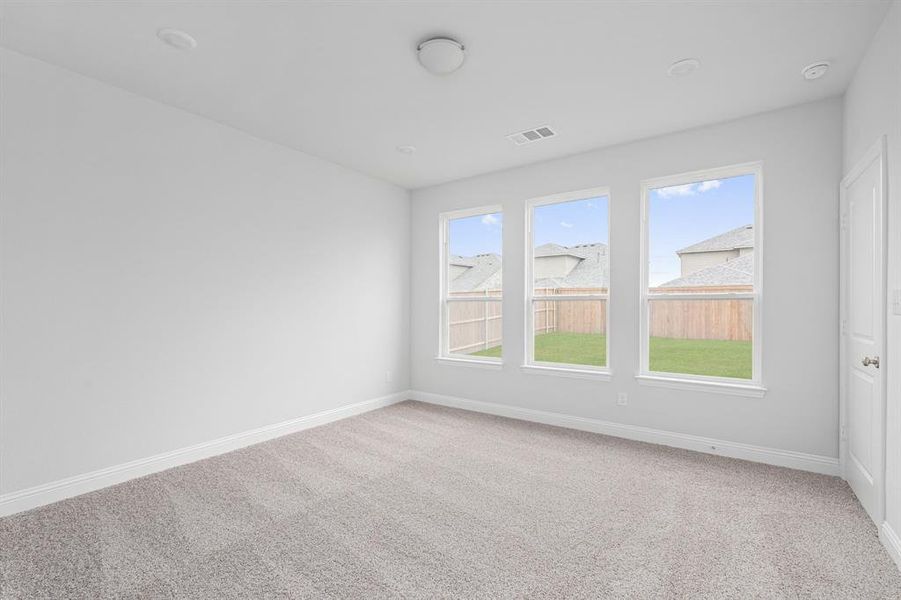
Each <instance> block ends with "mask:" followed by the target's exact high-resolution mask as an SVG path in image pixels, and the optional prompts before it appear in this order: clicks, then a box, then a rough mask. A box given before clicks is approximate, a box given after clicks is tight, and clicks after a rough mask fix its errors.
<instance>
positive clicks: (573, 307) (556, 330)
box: [525, 189, 610, 373]
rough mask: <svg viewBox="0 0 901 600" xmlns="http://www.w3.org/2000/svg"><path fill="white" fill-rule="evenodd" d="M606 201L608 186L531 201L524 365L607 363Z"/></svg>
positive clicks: (603, 366)
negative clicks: (606, 187)
mask: <svg viewBox="0 0 901 600" xmlns="http://www.w3.org/2000/svg"><path fill="white" fill-rule="evenodd" d="M608 205H609V194H608V192H607V190H606V189H592V190H583V191H580V192H573V193H568V194H560V195H556V196H550V197H547V198H540V199H538V200H533V201H532V202H530V203H529V208H528V215H527V236H526V240H527V241H526V243H527V245H528V249H527V275H526V277H527V283H526V290H527V293H526V296H527V298H526V303H527V305H526V315H527V318H526V349H525V356H526V367H527V368H528V367H537V368H541V369H565V370H570V371H582V372H586V371H594V372H599V373H603V372H606V370H607V348H608V344H607V298H608V289H609V282H610V252H609V227H608Z"/></svg>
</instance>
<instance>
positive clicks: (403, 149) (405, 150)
mask: <svg viewBox="0 0 901 600" xmlns="http://www.w3.org/2000/svg"><path fill="white" fill-rule="evenodd" d="M397 151H398V152H400V153H401V154H407V155H410V154H415V153H416V146H398V147H397Z"/></svg>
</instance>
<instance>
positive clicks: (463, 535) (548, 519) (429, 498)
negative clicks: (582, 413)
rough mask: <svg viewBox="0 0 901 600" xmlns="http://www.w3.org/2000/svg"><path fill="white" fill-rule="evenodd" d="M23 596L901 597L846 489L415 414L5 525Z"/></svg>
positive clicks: (325, 431) (205, 465) (618, 444)
mask: <svg viewBox="0 0 901 600" xmlns="http://www.w3.org/2000/svg"><path fill="white" fill-rule="evenodd" d="M0 586H2V588H0V590H2V591H0V597H2V598H4V599H6V598H27V599H36V598H254V599H261V598H367V599H368V598H449V597H454V598H812V599H813V598H816V599H824V598H841V599H850V598H867V599H875V598H901V574H899V572H898V570H897V569H896V568H895V566H894V565H893V564H892V562H891V561H890V559H889V558H888V556H887V555H886V554H885V552H884V550H883V549H882V547H881V546H880V544H879V542H878V540H877V537H876V530H875V527H874V526H873V525H872V523H870V522H869V521H868V520H867V517H866V516H865V515H864V512H863V510H862V509H861V508H860V506H859V505H858V504H857V502H856V501H855V499H854V497H853V495H852V494H851V492H850V490H849V489H848V487H847V485H846V484H845V483H844V482H842V481H840V480H839V479H836V478H832V477H824V476H820V475H812V474H808V473H803V472H799V471H791V470H788V469H780V468H776V467H769V466H764V465H758V464H753V463H746V462H742V461H737V460H730V459H725V458H719V457H713V456H708V455H704V454H696V453H692V452H687V451H682V450H673V449H667V448H663V447H659V446H652V445H647V444H641V443H637V442H629V441H624V440H619V439H616V438H610V437H604V436H600V435H594V434H589V433H581V432H576V431H570V430H566V429H558V428H553V427H546V426H542V425H534V424H529V423H524V422H520V421H513V420H508V419H502V418H496V417H490V416H485V415H479V414H475V413H469V412H464V411H458V410H451V409H444V408H439V407H434V406H429V405H426V404H420V403H415V402H405V403H403V404H399V405H396V406H392V407H390V408H386V409H382V410H379V411H376V412H372V413H368V414H366V415H362V416H359V417H355V418H352V419H348V420H345V421H341V422H338V423H335V424H332V425H327V426H324V427H320V428H317V429H313V430H309V431H305V432H302V433H298V434H295V435H291V436H288V437H284V438H280V439H278V440H274V441H271V442H267V443H264V444H260V445H258V446H254V447H251V448H247V449H245V450H241V451H238V452H234V453H231V454H227V455H224V456H221V457H217V458H213V459H210V460H206V461H202V462H198V463H194V464H191V465H188V466H185V467H180V468H177V469H173V470H170V471H166V472H164V473H159V474H157V475H152V476H149V477H145V478H143V479H139V480H135V481H131V482H129V483H126V484H123V485H120V486H116V487H113V488H108V489H105V490H101V491H99V492H95V493H92V494H88V495H85V496H81V497H78V498H74V499H71V500H67V501H65V502H61V503H59V504H55V505H52V506H48V507H44V508H41V509H37V510H34V511H31V512H28V513H24V514H20V515H16V516H13V517H9V518H6V519H3V520H0Z"/></svg>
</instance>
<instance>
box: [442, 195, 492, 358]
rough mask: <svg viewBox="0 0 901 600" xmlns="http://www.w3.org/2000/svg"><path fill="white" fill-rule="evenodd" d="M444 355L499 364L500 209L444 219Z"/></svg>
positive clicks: (464, 212) (459, 213) (452, 214)
mask: <svg viewBox="0 0 901 600" xmlns="http://www.w3.org/2000/svg"><path fill="white" fill-rule="evenodd" d="M440 221H441V307H440V311H441V319H440V322H441V331H440V334H439V339H440V349H439V356H440V357H444V358H447V359H452V360H453V359H456V360H460V361H466V362H470V363H481V364H486V365H492V364H494V365H500V362H501V344H502V342H503V314H502V308H503V269H502V266H503V263H502V259H501V256H502V253H501V251H502V246H503V213H502V212H501V208H500V207H499V206H490V207H483V208H478V209H471V210H462V211H455V212H450V213H444V214H442V215H441V219H440Z"/></svg>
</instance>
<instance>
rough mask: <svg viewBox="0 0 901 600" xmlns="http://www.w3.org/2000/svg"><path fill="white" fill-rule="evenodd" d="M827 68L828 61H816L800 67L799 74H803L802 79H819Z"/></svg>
mask: <svg viewBox="0 0 901 600" xmlns="http://www.w3.org/2000/svg"><path fill="white" fill-rule="evenodd" d="M828 70H829V63H828V62H827V61H825V60H824V61H822V62H816V63H813V64H810V65H807V66H806V67H804V68H803V69H801V75H803V76H804V79H807V80H813V79H819V78H820V77H822V76H823V75H825V74H826V71H828Z"/></svg>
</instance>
